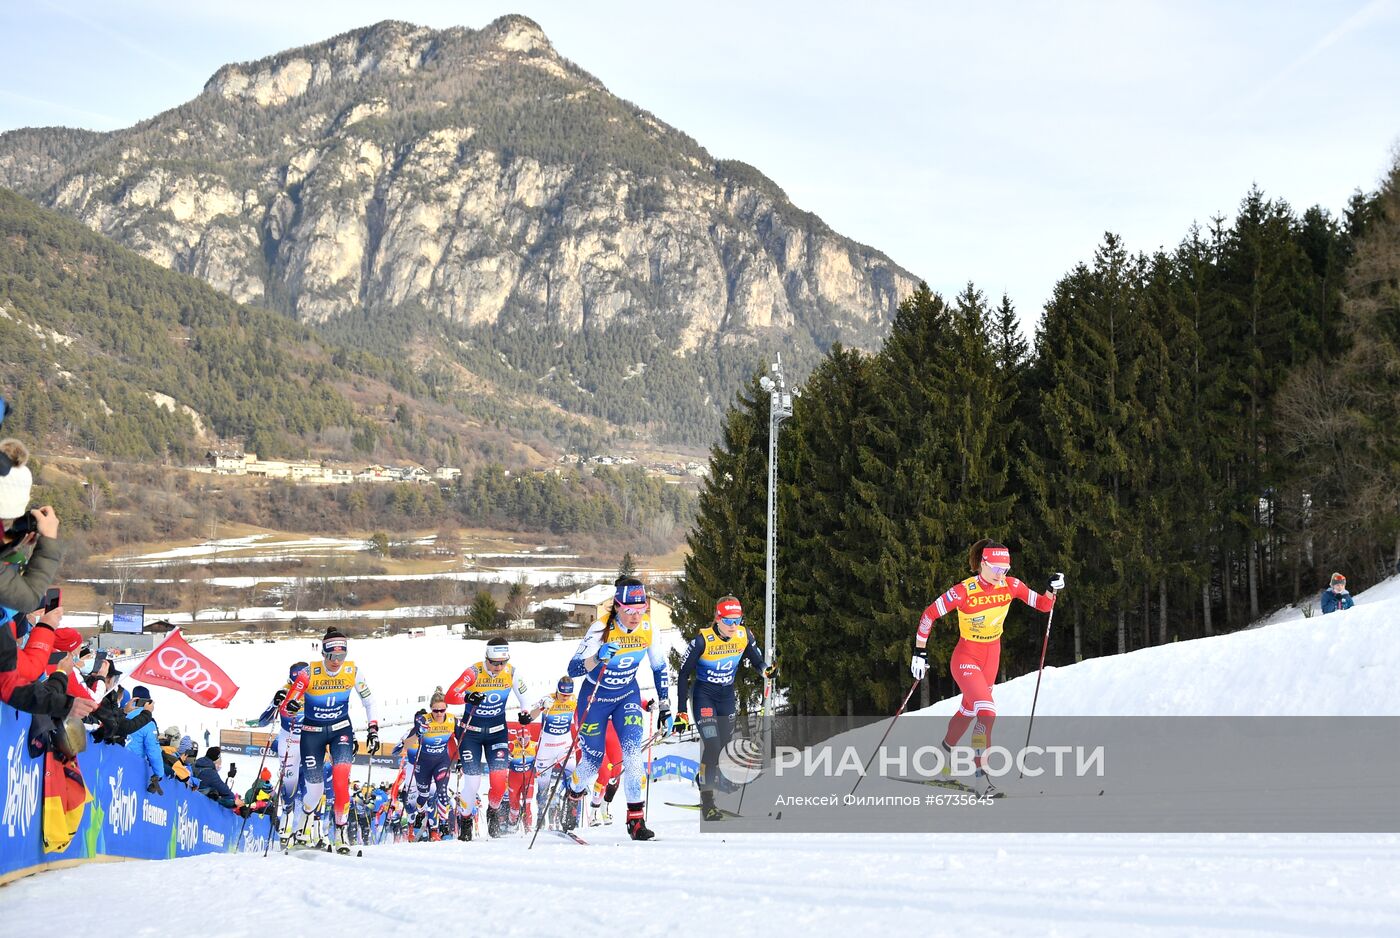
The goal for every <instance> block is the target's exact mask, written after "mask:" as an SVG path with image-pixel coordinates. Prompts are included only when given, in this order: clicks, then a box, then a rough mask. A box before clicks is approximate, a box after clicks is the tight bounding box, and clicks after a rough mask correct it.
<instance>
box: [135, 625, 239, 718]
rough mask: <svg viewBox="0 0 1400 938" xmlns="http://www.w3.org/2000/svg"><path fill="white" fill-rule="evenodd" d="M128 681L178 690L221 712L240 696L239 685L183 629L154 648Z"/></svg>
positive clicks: (176, 631)
mask: <svg viewBox="0 0 1400 938" xmlns="http://www.w3.org/2000/svg"><path fill="white" fill-rule="evenodd" d="M128 678H129V679H130V680H131V681H132V682H139V683H142V684H156V685H159V686H160V687H168V688H170V689H171V690H178V691H180V692H181V693H182V694H184V695H185V696H186V697H188V698H190V699H191V700H193V701H195V702H196V703H199V704H202V705H204V706H206V707H213V708H214V709H217V710H223V709H225V708H226V707H227V706H228V705H229V704H230V703H231V702H232V701H233V695H234V694H236V693H238V685H237V684H235V683H233V681H231V680H229V676H228V675H227V674H225V673H224V672H223V669H222V668H220V667H219V666H218V665H217V664H215V663H214V662H212V661H210V660H209V659H208V658H206V657H204V656H203V655H201V654H200V653H199V652H197V651H195V650H194V648H193V647H192V646H191V645H190V643H189V642H187V641H185V639H184V637H183V636H182V635H180V630H179V629H176V630H175V631H173V632H171V633H170V634H169V635H167V636H166V637H165V641H163V642H161V643H160V644H159V645H157V646H156V647H155V648H152V649H151V653H150V654H149V655H147V656H146V657H145V658H144V659H142V661H141V663H140V664H138V665H137V666H136V667H135V668H134V669H132V671H131V673H130V674H129V675H128Z"/></svg>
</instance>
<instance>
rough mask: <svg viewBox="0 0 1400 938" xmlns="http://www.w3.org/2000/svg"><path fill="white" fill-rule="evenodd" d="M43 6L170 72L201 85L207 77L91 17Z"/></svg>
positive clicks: (64, 9)
mask: <svg viewBox="0 0 1400 938" xmlns="http://www.w3.org/2000/svg"><path fill="white" fill-rule="evenodd" d="M44 6H45V7H46V8H47V9H48V10H49V11H50V12H51V13H57V14H59V15H61V16H66V17H68V19H70V20H73V21H74V22H76V23H81V24H82V25H84V26H86V27H87V28H88V29H91V30H92V31H93V32H96V33H101V34H102V35H103V36H106V37H107V38H108V39H111V40H112V41H113V42H116V43H118V44H120V45H122V46H125V47H126V48H127V49H130V50H131V51H132V52H134V53H136V54H137V55H139V56H141V57H142V58H145V59H148V60H150V61H152V62H155V63H157V64H159V65H161V66H163V67H165V68H167V69H169V70H170V71H172V72H178V73H179V74H181V75H183V76H185V77H186V78H189V79H191V80H193V81H196V82H200V83H202V82H203V81H204V79H205V78H207V77H208V76H206V75H201V74H199V73H197V72H195V71H194V70H193V69H191V68H190V67H189V66H188V65H185V64H184V63H183V62H177V61H175V60H174V59H171V58H167V57H166V56H163V55H161V54H160V53H159V52H156V51H155V50H154V49H151V48H150V47H148V46H144V45H142V44H141V43H139V42H137V41H136V40H134V39H132V38H131V37H130V36H125V35H123V34H122V33H119V32H117V31H116V30H115V29H112V28H111V27H110V26H107V25H105V24H103V23H100V22H98V21H97V20H94V19H92V18H91V17H87V16H84V15H83V14H81V13H79V12H77V11H76V10H71V9H67V8H65V7H61V6H55V5H53V4H51V3H45V4H44Z"/></svg>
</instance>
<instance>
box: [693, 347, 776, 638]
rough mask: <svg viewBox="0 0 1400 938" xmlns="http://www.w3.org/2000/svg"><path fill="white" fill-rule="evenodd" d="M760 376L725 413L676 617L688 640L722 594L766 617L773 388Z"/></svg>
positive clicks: (748, 612) (751, 617)
mask: <svg viewBox="0 0 1400 938" xmlns="http://www.w3.org/2000/svg"><path fill="white" fill-rule="evenodd" d="M759 377H761V373H760V374H755V375H753V377H752V378H751V379H750V380H749V382H748V384H747V385H746V386H745V387H744V388H743V389H742V390H741V391H740V392H739V393H738V394H737V395H736V396H735V402H734V404H733V405H732V406H731V407H730V408H729V410H728V412H727V413H726V414H725V418H724V428H723V432H722V433H721V436H720V440H719V442H718V443H716V444H715V445H714V446H713V447H712V448H711V450H710V465H709V474H708V475H707V476H706V479H705V482H704V484H703V485H702V486H701V489H700V497H699V499H698V502H697V509H696V516H695V524H694V526H693V527H692V529H691V532H690V534H688V535H687V536H686V544H687V546H688V547H689V552H688V554H687V556H686V560H685V576H684V579H682V581H681V583H680V585H679V591H678V593H677V596H676V607H675V622H676V625H677V627H678V628H680V630H681V634H682V635H684V636H685V637H686V638H687V639H689V638H691V637H693V636H694V634H695V630H696V629H698V628H699V627H700V626H702V625H704V624H706V623H708V622H709V621H710V620H711V619H712V618H713V615H714V607H715V602H716V600H718V599H719V597H721V596H725V595H728V594H732V595H734V596H737V597H739V600H740V601H741V602H742V603H743V605H744V618H745V619H746V620H747V621H748V622H762V621H763V620H764V609H763V599H764V576H765V572H766V571H765V566H766V544H767V536H768V531H767V523H766V520H765V515H766V514H767V510H768V394H767V392H765V391H763V390H762V388H760V387H759V384H758V379H759ZM765 653H766V649H765Z"/></svg>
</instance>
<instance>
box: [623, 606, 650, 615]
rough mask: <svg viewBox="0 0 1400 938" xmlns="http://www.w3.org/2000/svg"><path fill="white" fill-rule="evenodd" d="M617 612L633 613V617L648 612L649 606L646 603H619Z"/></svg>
mask: <svg viewBox="0 0 1400 938" xmlns="http://www.w3.org/2000/svg"><path fill="white" fill-rule="evenodd" d="M617 611H618V612H630V613H632V614H633V615H640V614H641V613H643V612H646V611H647V604H646V603H618V604H617Z"/></svg>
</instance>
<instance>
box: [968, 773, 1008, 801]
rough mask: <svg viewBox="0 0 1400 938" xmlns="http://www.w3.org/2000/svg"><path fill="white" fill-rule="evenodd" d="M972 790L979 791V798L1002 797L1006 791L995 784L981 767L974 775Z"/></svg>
mask: <svg viewBox="0 0 1400 938" xmlns="http://www.w3.org/2000/svg"><path fill="white" fill-rule="evenodd" d="M972 790H973V791H974V792H976V793H977V797H979V798H1001V797H1003V796H1004V792H1002V790H1001V789H1000V788H998V787H996V786H995V785H993V784H992V780H991V778H990V777H989V776H988V775H987V773H986V772H984V771H982V770H981V769H978V770H977V773H976V774H975V775H973V776H972Z"/></svg>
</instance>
